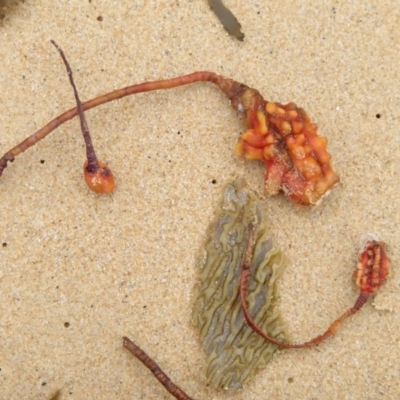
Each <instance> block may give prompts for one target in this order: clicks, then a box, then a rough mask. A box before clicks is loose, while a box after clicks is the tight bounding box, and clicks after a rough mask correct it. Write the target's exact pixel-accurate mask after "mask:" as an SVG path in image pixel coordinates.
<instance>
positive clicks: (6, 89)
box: [0, 0, 400, 400]
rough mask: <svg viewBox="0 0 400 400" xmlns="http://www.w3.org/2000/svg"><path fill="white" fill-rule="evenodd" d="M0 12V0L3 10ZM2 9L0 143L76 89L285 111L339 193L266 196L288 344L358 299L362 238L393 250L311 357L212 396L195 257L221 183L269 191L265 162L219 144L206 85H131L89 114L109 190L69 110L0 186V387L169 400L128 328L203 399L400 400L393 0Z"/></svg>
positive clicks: (286, 353)
mask: <svg viewBox="0 0 400 400" xmlns="http://www.w3.org/2000/svg"><path fill="white" fill-rule="evenodd" d="M3 3H4V2H3ZM5 3H6V5H5V6H6V8H5V9H3V10H2V12H1V14H2V15H3V16H4V18H3V19H2V20H1V21H0V37H1V46H0V56H1V65H2V68H1V74H0V105H1V113H0V132H1V133H0V153H1V154H3V153H5V152H6V151H7V150H8V149H9V148H11V147H12V146H14V145H16V144H17V143H18V142H20V141H21V140H23V139H24V138H25V137H26V136H28V135H30V134H32V133H33V132H35V131H36V130H37V129H39V128H40V127H41V126H43V125H44V124H45V123H47V122H48V121H49V120H51V119H52V118H54V117H56V116H57V115H59V114H60V113H61V112H63V111H65V110H67V109H69V108H71V107H74V105H75V103H74V97H73V93H72V90H71V87H70V84H69V82H68V78H67V75H66V72H65V68H64V65H63V64H62V61H61V59H60V57H59V55H58V53H57V51H56V50H55V48H54V47H53V46H52V45H51V44H50V42H49V41H50V39H54V40H55V41H56V42H57V43H58V44H59V45H60V46H61V47H62V48H63V50H64V51H65V53H66V55H67V57H68V59H69V61H70V64H71V67H72V69H73V71H74V76H75V80H76V84H77V87H78V90H79V93H80V96H81V98H82V100H88V99H90V98H93V97H95V96H98V95H100V94H103V93H106V92H109V91H111V90H113V89H116V88H120V87H123V86H127V85H130V84H133V83H139V82H143V81H147V80H154V79H161V78H170V77H174V76H178V75H181V74H187V73H190V72H193V71H196V70H211V71H214V72H216V73H219V74H222V75H224V76H227V77H231V78H233V79H236V80H238V81H240V82H244V83H246V84H248V85H250V86H252V87H254V88H256V89H258V90H259V91H260V92H261V93H262V94H263V95H264V97H265V98H266V99H269V100H271V101H277V102H280V103H288V102H291V101H294V102H296V103H297V104H298V105H299V106H301V107H303V108H304V109H305V110H306V111H307V112H308V113H309V115H310V116H311V117H312V119H313V120H314V121H315V122H316V123H318V126H319V131H320V133H321V134H322V135H324V136H326V137H327V138H328V140H329V151H330V153H331V154H332V158H333V163H334V167H335V170H336V171H337V172H338V173H339V174H340V177H341V184H340V185H339V186H337V187H336V188H335V189H334V190H333V191H332V193H331V194H330V196H329V197H327V198H326V199H324V201H323V202H322V204H321V205H320V206H318V207H314V208H305V207H301V206H296V205H293V204H291V203H290V202H288V201H287V200H286V199H285V198H284V197H283V196H277V197H274V198H267V199H264V208H265V211H266V212H267V213H268V215H269V219H270V225H271V232H273V233H274V235H275V237H276V240H277V242H278V243H279V245H280V247H281V248H282V249H283V250H284V251H285V253H286V254H287V256H288V257H289V258H290V260H291V263H290V265H289V266H288V267H287V268H286V270H285V272H284V274H283V276H282V277H281V279H280V283H279V291H280V301H279V307H280V309H281V312H282V314H283V316H284V320H285V324H286V330H287V334H288V337H290V338H291V339H292V340H293V341H298V342H300V341H304V340H307V339H309V338H311V337H312V336H315V335H316V334H318V333H321V332H322V331H323V330H325V328H326V327H327V326H328V325H329V323H330V322H331V321H332V320H333V319H334V318H336V317H337V316H339V315H340V314H341V313H342V312H343V311H344V310H345V309H346V308H347V307H350V306H351V305H352V304H353V302H354V300H355V298H356V297H357V294H358V292H357V289H356V288H355V286H354V282H353V271H354V268H355V265H356V260H357V254H358V251H359V240H360V237H361V236H362V235H363V234H365V233H369V232H373V233H376V234H378V235H379V237H380V238H381V240H384V241H385V242H386V243H388V245H389V246H390V253H391V257H392V269H391V273H390V276H389V278H388V281H387V282H386V284H385V285H384V286H383V287H382V288H381V290H380V292H379V294H378V295H377V296H376V297H375V299H373V300H371V301H369V302H368V303H367V305H366V306H365V307H364V308H363V309H362V310H361V312H360V313H359V314H357V315H356V316H354V317H352V318H351V319H349V320H348V321H346V322H345V323H344V325H343V327H342V328H341V329H340V330H339V331H338V333H337V335H336V336H335V337H333V338H331V339H329V340H328V341H326V342H325V343H323V344H321V345H320V346H319V347H318V348H315V349H311V350H307V349H305V350H292V351H290V350H282V351H279V352H277V353H276V354H275V356H274V357H273V359H272V360H271V362H270V363H269V364H268V365H267V367H266V368H265V369H264V370H262V371H260V372H259V373H258V374H257V376H256V377H255V379H254V380H253V381H252V382H250V383H249V384H248V385H247V386H246V387H245V388H244V389H243V390H240V391H237V392H224V391H218V390H215V389H212V388H210V387H207V386H206V381H205V376H204V367H205V359H206V356H205V354H204V352H203V350H202V348H201V345H200V343H199V338H198V334H197V332H196V330H195V329H194V328H193V326H192V324H191V310H192V304H193V287H194V284H195V280H196V277H197V270H196V259H197V257H198V255H199V251H200V248H201V245H202V242H203V240H204V235H205V231H206V228H207V225H208V224H209V222H210V221H211V220H212V217H213V215H214V210H215V208H216V206H217V204H218V202H219V199H220V196H221V192H222V189H223V187H224V185H225V184H226V182H228V181H232V180H233V179H234V178H235V177H243V178H244V179H246V181H247V184H248V186H249V187H250V188H251V189H253V190H254V191H255V192H256V193H258V194H259V195H260V196H262V194H263V176H264V167H263V166H262V165H261V164H260V163H258V162H249V161H245V160H243V159H239V158H238V157H236V156H235V155H234V154H233V148H234V145H235V142H236V139H237V137H238V135H239V134H240V132H242V131H243V129H244V127H243V124H242V123H241V122H240V121H239V119H238V118H237V116H236V114H235V111H234V110H233V109H232V108H231V107H230V105H229V102H228V101H227V99H226V98H225V97H224V95H223V94H222V93H220V92H219V91H218V89H217V88H216V87H214V86H213V85H211V84H207V83H198V84H194V85H191V86H186V87H182V88H178V89H174V90H169V91H162V92H154V93H147V94H140V95H136V96H132V97H129V98H125V99H122V100H119V101H116V102H113V103H110V104H107V105H104V106H101V107H99V108H96V109H94V110H91V111H88V112H87V119H88V123H89V126H90V129H91V132H92V135H93V140H94V142H95V146H96V148H97V152H98V155H99V157H100V158H101V159H102V160H103V161H106V162H107V163H108V164H109V165H110V167H111V169H112V170H113V172H114V174H115V176H116V181H117V190H116V191H115V193H114V194H112V195H108V196H99V195H96V194H93V193H91V192H89V190H88V189H87V188H86V186H85V183H84V180H83V173H82V165H83V162H84V160H85V155H84V146H83V141H82V137H81V134H80V128H79V122H78V120H77V119H73V120H71V121H70V122H68V123H66V124H64V125H62V126H61V127H60V128H58V129H57V130H56V131H55V132H53V133H52V134H51V135H49V136H48V137H47V138H46V139H45V140H43V141H42V142H40V143H39V144H38V145H37V146H35V147H34V148H31V149H29V150H28V151H27V152H26V153H24V154H22V155H20V156H19V157H18V158H17V159H16V160H15V162H14V164H10V165H9V167H8V168H7V169H6V170H5V171H4V174H3V176H2V177H1V178H0V204H1V209H0V242H1V245H0V288H1V289H0V399H5V400H8V399H34V400H36V399H45V400H47V399H49V398H50V397H51V395H52V394H53V393H54V392H55V391H56V390H58V389H60V390H61V391H62V393H61V397H60V399H62V400H63V399H77V400H80V399H97V400H102V399H128V398H129V399H170V398H171V396H170V395H169V394H168V393H167V392H166V391H165V389H164V388H163V387H162V386H161V385H159V383H158V382H157V381H156V380H155V379H154V377H153V376H152V375H151V373H150V372H149V371H148V370H146V369H145V368H144V366H143V365H142V364H141V363H139V362H138V361H137V360H136V359H134V358H133V356H131V355H130V354H129V353H128V352H127V351H126V350H124V349H123V348H122V336H123V335H126V336H129V337H131V338H132V339H134V340H135V342H136V343H137V344H139V345H140V346H141V347H142V348H143V349H144V350H146V351H147V352H148V353H149V354H150V355H152V356H153V357H154V358H155V359H156V360H157V361H158V362H159V364H160V365H161V366H162V368H163V369H164V370H165V371H166V372H167V373H168V374H169V375H170V376H171V378H172V379H173V380H174V381H176V382H177V383H178V384H180V386H181V387H182V388H183V389H184V390H185V391H186V392H187V393H188V394H190V395H191V396H193V397H194V398H196V399H208V400H209V399H218V400H220V399H235V400H239V399H246V400H255V399H310V400H311V399H318V400H324V399H363V400H364V399H397V398H399V397H400V383H399V376H400V363H399V361H398V360H399V357H400V348H399V345H398V343H399V341H400V316H399V312H400V311H399V307H398V304H399V302H400V293H399V289H398V288H399V284H400V277H399V274H398V272H397V266H398V259H399V258H398V254H400V211H399V210H400V192H399V185H400V178H399V174H398V170H397V166H398V164H399V154H400V139H399V138H400V136H399V134H398V126H397V124H398V123H399V121H400V111H399V106H398V105H399V102H400V86H399V82H400V63H399V50H400V30H399V28H398V27H399V24H400V9H399V7H398V5H397V4H396V2H394V1H380V2H379V4H372V3H370V2H364V1H354V2H347V1H334V2H330V1H319V2H313V1H295V2H293V1H279V2H273V1H269V2H266V1H265V2H261V1H255V0H252V1H239V0H230V1H228V0H226V1H225V4H226V5H227V6H228V7H229V8H230V9H231V10H232V11H233V12H234V13H235V15H236V16H237V18H238V19H239V21H240V22H241V24H242V30H243V32H244V34H245V39H244V41H243V42H240V41H238V40H236V39H235V38H233V37H231V36H229V35H228V34H227V33H226V31H225V30H224V29H223V27H222V26H221V24H220V22H219V21H218V19H217V18H216V16H215V15H214V14H213V13H212V11H211V10H210V9H209V6H208V3H207V1H206V0H191V1H182V0H176V1H172V0H171V1H165V0H164V1H163V0H135V1H132V0H120V1H106V0H101V1H100V0H92V1H83V0H72V1H59V2H54V1H50V0H31V1H25V2H19V3H18V4H16V5H12V2H11V1H8V2H5Z"/></svg>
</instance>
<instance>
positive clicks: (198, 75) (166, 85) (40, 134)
mask: <svg viewBox="0 0 400 400" xmlns="http://www.w3.org/2000/svg"><path fill="white" fill-rule="evenodd" d="M70 77H71V75H70ZM201 81H202V82H204V81H208V82H212V83H214V84H216V85H219V86H220V87H221V85H223V83H224V82H227V81H229V80H226V79H225V78H223V77H221V76H219V75H217V74H215V73H214V72H208V71H198V72H193V73H191V74H188V75H183V76H180V77H176V78H172V79H163V80H158V81H152V82H144V83H140V84H135V85H131V86H127V87H125V88H122V89H117V90H114V91H112V92H110V93H106V94H103V95H101V96H99V97H96V98H94V99H91V100H89V101H86V102H84V103H82V104H81V105H82V111H86V110H90V109H91V108H95V107H97V106H100V105H102V104H105V103H109V102H111V101H114V100H118V99H121V98H123V97H126V96H130V95H132V94H136V93H142V92H150V91H154V90H160V89H171V88H175V87H178V86H183V85H188V84H191V83H195V82H201ZM77 114H78V108H77V107H74V108H71V109H70V110H68V111H66V112H64V113H62V114H60V115H59V116H58V117H56V118H54V119H53V120H51V121H50V122H48V123H47V124H46V125H45V126H44V127H43V128H41V129H39V130H38V131H36V132H35V133H34V134H33V135H31V136H28V137H27V138H26V139H25V140H23V141H22V142H21V143H19V144H18V145H16V146H15V147H13V148H12V149H11V150H9V151H8V152H7V153H5V154H4V155H3V157H1V159H0V176H1V175H2V173H3V170H4V169H5V168H6V167H7V163H8V162H9V161H11V162H12V161H14V159H15V157H16V156H17V155H19V154H21V153H22V152H24V151H25V150H27V149H29V148H30V147H32V146H33V145H34V144H36V143H37V142H39V141H40V140H42V139H44V138H45V137H46V136H47V135H48V134H49V133H51V132H52V131H54V130H55V129H56V128H58V127H59V126H60V125H62V124H63V123H65V122H67V121H69V120H70V119H72V118H73V117H75V116H76V115H77Z"/></svg>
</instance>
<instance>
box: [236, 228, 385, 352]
mask: <svg viewBox="0 0 400 400" xmlns="http://www.w3.org/2000/svg"><path fill="white" fill-rule="evenodd" d="M247 231H248V242H247V246H246V251H245V254H244V258H243V264H242V270H241V275H240V288H239V292H240V300H241V303H242V308H243V314H244V317H245V319H246V322H247V324H248V325H249V326H250V328H251V329H253V331H254V332H256V333H257V334H258V335H260V336H261V337H263V338H264V339H265V340H267V341H269V342H271V343H273V344H276V345H277V346H279V347H283V348H285V349H301V348H305V347H314V346H317V345H318V344H320V343H321V342H323V341H324V340H325V339H327V338H329V337H330V336H332V335H333V334H334V333H335V332H336V331H337V329H338V328H339V326H340V325H341V324H342V322H343V321H344V320H345V319H346V318H348V317H350V316H351V315H353V314H355V313H356V312H357V311H358V310H360V309H361V307H362V306H363V305H364V304H365V303H366V301H367V300H368V297H369V296H370V294H371V293H372V290H371V291H367V290H361V292H360V295H359V296H358V298H357V300H356V302H355V303H354V305H353V307H351V308H349V309H348V310H347V311H346V312H345V313H344V314H343V315H341V316H340V317H339V318H338V319H336V320H335V321H333V322H332V324H331V325H330V326H329V328H328V329H327V330H326V331H325V332H324V333H323V334H321V335H318V336H316V337H314V338H313V339H311V340H309V341H307V342H304V343H286V342H283V341H281V340H279V339H276V338H274V337H273V336H270V335H269V334H268V333H267V332H264V331H263V330H262V328H261V327H260V326H259V325H257V323H256V322H255V321H254V319H253V318H252V316H251V314H250V311H249V309H248V306H247V300H246V298H247V292H248V284H249V280H250V276H251V260H252V256H253V248H254V243H255V229H254V227H253V225H252V224H249V225H248V227H247ZM374 249H375V253H374V254H371V255H370V259H373V258H375V263H372V262H369V264H371V265H379V269H380V270H382V271H383V274H384V276H383V277H382V278H381V280H380V282H379V286H380V285H381V284H382V283H383V282H384V280H385V278H386V275H387V271H388V264H389V258H388V257H387V255H386V252H385V247H384V246H383V245H382V244H381V245H380V246H377V245H375V247H374ZM368 250H369V249H367V250H364V252H363V253H362V254H364V253H366V252H367V251H368ZM359 264H360V262H359ZM362 264H363V265H362V266H361V267H363V269H362V270H364V269H365V268H367V266H368V265H367V264H368V260H367V261H363V263H362ZM361 267H360V266H359V268H361ZM375 269H377V267H376V268H375ZM379 286H378V285H377V286H376V288H374V291H376V290H377V288H378V287H379Z"/></svg>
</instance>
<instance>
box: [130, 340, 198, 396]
mask: <svg viewBox="0 0 400 400" xmlns="http://www.w3.org/2000/svg"><path fill="white" fill-rule="evenodd" d="M123 346H124V347H125V348H126V349H127V350H129V351H130V352H131V353H132V354H133V355H134V356H135V357H136V358H137V359H138V360H140V361H141V362H142V363H143V364H144V365H145V366H146V367H147V368H148V369H149V370H150V371H151V373H152V374H153V375H154V376H155V378H156V379H157V380H158V381H159V382H160V383H161V384H162V385H163V386H164V387H165V389H167V390H168V392H169V393H171V394H172V396H174V397H175V398H176V399H178V400H194V399H192V397H189V396H188V395H187V394H186V393H185V392H184V391H183V390H182V389H181V388H179V387H178V386H177V385H175V384H174V383H173V382H172V381H171V379H170V378H169V377H168V375H167V374H166V373H165V372H164V371H163V370H162V369H161V368H160V367H159V366H158V364H157V363H156V362H155V361H154V360H153V359H152V358H150V357H149V356H148V355H147V354H146V353H145V352H144V351H143V350H142V349H141V348H140V347H139V346H137V345H136V344H135V343H133V342H132V340H130V339H129V338H127V337H125V336H124V337H123Z"/></svg>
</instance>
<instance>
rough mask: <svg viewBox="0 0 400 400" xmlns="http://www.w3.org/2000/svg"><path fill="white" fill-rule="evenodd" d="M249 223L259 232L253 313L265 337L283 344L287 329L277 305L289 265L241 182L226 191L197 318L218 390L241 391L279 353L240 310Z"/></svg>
mask: <svg viewBox="0 0 400 400" xmlns="http://www.w3.org/2000/svg"><path fill="white" fill-rule="evenodd" d="M249 223H252V225H253V226H254V230H255V238H256V239H255V240H256V241H255V246H254V252H253V257H252V266H251V279H250V282H249V292H248V293H249V294H248V304H249V310H250V312H251V315H252V317H253V318H254V319H255V320H256V321H257V323H258V324H259V325H260V326H262V327H263V329H264V330H265V331H267V332H268V333H269V334H270V335H271V336H273V337H277V338H280V339H283V338H282V335H283V323H282V321H281V318H280V316H279V313H278V311H277V310H276V308H275V307H274V300H275V299H276V296H277V294H276V281H277V279H278V277H279V276H280V274H281V273H282V271H283V268H284V266H285V265H286V264H287V260H286V258H285V257H284V255H283V254H282V252H281V251H280V250H279V249H277V248H276V246H275V244H274V241H273V239H272V238H271V236H270V234H269V232H268V231H267V228H266V220H265V216H264V215H263V213H262V211H261V206H260V205H259V204H258V203H257V201H256V200H255V198H254V197H253V196H252V195H251V194H250V193H249V192H247V191H246V190H245V189H244V187H243V182H241V181H236V182H235V183H234V184H233V185H232V184H230V185H228V186H227V187H226V189H225V191H224V196H223V201H222V204H221V206H220V208H219V209H218V213H217V215H216V217H215V220H214V222H213V223H212V224H211V226H210V228H209V230H208V234H207V241H206V243H205V249H204V250H205V254H204V259H203V261H202V262H201V263H200V264H201V265H200V272H199V281H198V283H197V286H196V301H195V305H194V312H193V322H194V324H195V326H196V327H197V328H198V329H199V331H200V338H201V341H202V344H203V346H204V348H205V351H206V353H207V355H208V360H207V364H208V365H207V371H206V376H207V381H208V382H209V383H210V384H211V385H212V386H213V387H219V388H231V389H236V388H241V387H242V385H243V384H244V383H245V382H247V381H248V380H249V379H250V378H251V377H252V376H253V375H254V374H255V373H256V372H257V370H258V369H260V368H262V367H263V366H265V365H266V363H267V362H268V361H269V359H270V358H271V356H272V354H273V353H274V352H275V350H276V349H277V346H276V345H274V344H271V343H268V342H266V341H265V340H264V339H263V338H261V337H259V336H258V335H257V334H256V333H255V332H253V331H252V329H251V328H250V327H249V326H248V325H247V323H246V320H245V319H244V315H243V310H242V308H241V304H240V297H239V283H240V272H241V267H242V262H243V257H244V252H245V249H246V246H247V241H248V239H249V238H248V229H247V226H248V224H249Z"/></svg>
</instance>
